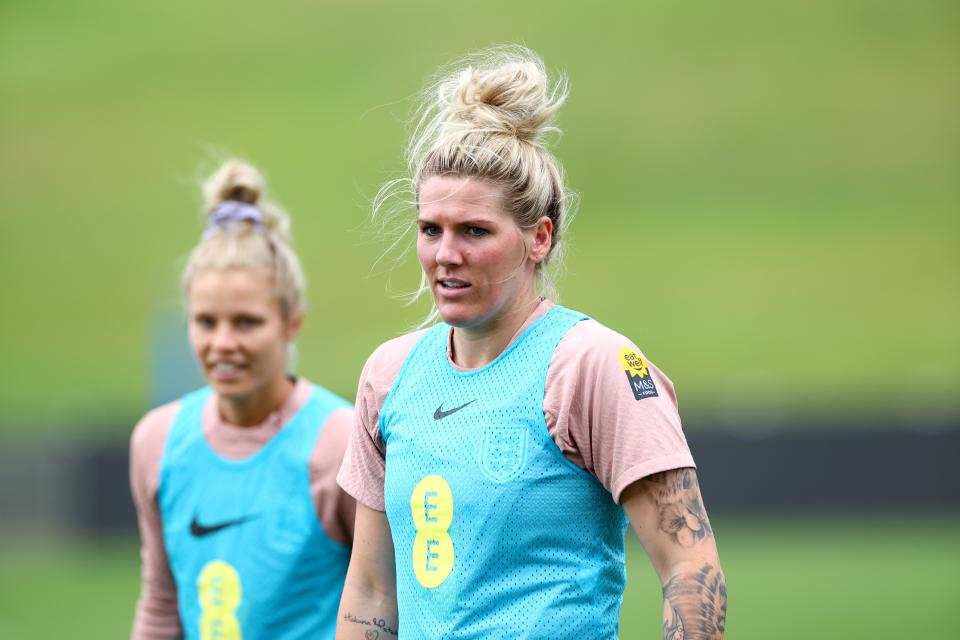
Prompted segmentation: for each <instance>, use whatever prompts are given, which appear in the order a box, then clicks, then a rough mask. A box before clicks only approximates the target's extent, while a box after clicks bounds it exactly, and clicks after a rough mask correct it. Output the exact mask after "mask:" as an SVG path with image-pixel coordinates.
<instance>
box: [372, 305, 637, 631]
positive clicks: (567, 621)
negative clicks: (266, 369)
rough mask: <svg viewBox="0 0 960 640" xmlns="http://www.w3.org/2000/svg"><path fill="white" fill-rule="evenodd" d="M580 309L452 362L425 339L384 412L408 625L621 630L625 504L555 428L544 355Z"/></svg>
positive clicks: (390, 499)
mask: <svg viewBox="0 0 960 640" xmlns="http://www.w3.org/2000/svg"><path fill="white" fill-rule="evenodd" d="M583 319H585V317H584V316H582V315H580V314H578V313H575V312H573V311H570V310H568V309H564V308H562V307H554V308H553V309H551V310H550V311H548V312H547V313H546V314H544V315H543V316H542V317H541V318H539V319H538V320H537V321H535V322H534V324H532V325H531V326H530V327H529V328H528V329H527V330H526V331H524V333H523V334H522V335H521V336H520V337H518V338H517V340H516V341H514V342H513V344H511V345H510V346H509V347H508V348H507V350H506V351H504V352H503V353H502V354H501V355H500V356H499V357H498V358H497V359H496V360H495V361H493V362H492V363H490V364H489V365H487V366H485V367H483V368H481V369H477V370H474V371H466V372H463V371H457V370H456V369H454V368H453V367H452V366H451V365H450V363H449V361H448V360H447V355H446V353H447V336H448V331H449V327H448V326H447V325H443V324H441V325H437V326H435V327H433V328H431V329H430V330H429V331H427V332H426V333H425V334H424V335H423V337H422V338H421V339H420V340H419V341H418V342H417V344H416V345H415V346H414V348H413V349H412V351H411V352H410V354H409V356H408V357H407V359H406V361H405V362H404V364H403V367H402V368H401V370H400V373H399V375H398V376H397V380H396V382H395V383H394V386H393V388H392V389H391V391H390V394H389V396H388V398H387V400H386V402H385V403H384V407H383V410H382V411H381V413H380V430H381V435H382V437H383V440H384V442H385V443H386V451H387V453H386V460H387V472H386V480H385V488H384V491H385V499H386V510H387V517H388V519H389V521H390V529H391V532H392V536H393V542H394V546H395V549H396V565H397V602H398V605H399V626H400V629H399V631H400V637H401V638H408V639H410V640H427V639H433V638H444V639H448V638H449V639H452V638H457V639H467V638H476V639H478V640H479V639H483V640H489V639H491V638H511V639H513V638H517V639H519V638H523V639H533V638H543V639H547V638H550V639H551V640H556V639H558V638H570V639H571V640H572V639H576V640H590V639H595V638H604V639H607V638H616V637H617V631H618V625H619V613H620V602H621V600H622V596H623V589H624V586H625V583H626V576H625V570H624V552H623V536H624V532H625V529H626V522H627V521H626V516H625V515H624V512H623V509H622V508H621V507H620V506H618V505H617V504H616V503H614V501H613V499H612V497H611V496H610V494H609V493H608V492H607V491H606V490H605V489H604V488H603V486H602V485H601V484H600V482H599V481H598V480H597V479H596V478H595V477H593V476H592V475H590V474H589V473H587V472H586V471H584V470H582V469H580V468H578V467H577V466H576V465H574V464H573V463H572V462H570V461H569V460H568V459H567V458H566V457H564V455H563V454H562V453H561V452H560V450H559V449H558V448H557V446H556V444H555V443H554V442H553V440H552V439H551V438H550V435H549V433H548V432H547V425H546V422H545V420H544V416H543V394H544V383H545V381H546V375H547V366H548V364H549V362H550V357H551V355H552V354H553V351H554V348H555V347H556V346H557V343H558V342H559V341H560V339H561V338H562V337H563V335H564V334H565V333H566V332H567V331H568V330H569V329H570V328H571V327H572V326H573V325H575V324H576V323H577V322H579V321H580V320H583Z"/></svg>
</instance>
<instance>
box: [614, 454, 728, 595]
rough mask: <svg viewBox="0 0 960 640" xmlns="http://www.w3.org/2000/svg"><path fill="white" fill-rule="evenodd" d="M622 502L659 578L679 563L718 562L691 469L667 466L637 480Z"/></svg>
mask: <svg viewBox="0 0 960 640" xmlns="http://www.w3.org/2000/svg"><path fill="white" fill-rule="evenodd" d="M622 504H623V508H624V510H625V511H626V512H627V517H628V518H629V519H630V525H631V526H632V527H633V530H634V532H636V534H637V537H638V538H639V539H640V542H641V543H642V544H643V547H644V549H645V550H646V551H647V555H648V556H649V557H650V560H651V562H652V563H653V566H654V569H656V571H657V575H659V576H660V580H661V582H665V581H666V580H667V578H669V576H670V575H671V573H672V572H673V570H674V569H675V568H676V567H678V566H679V565H682V564H687V563H703V562H710V563H716V562H717V548H716V543H715V541H714V537H713V529H712V528H711V526H710V520H709V518H707V512H706V509H705V508H704V506H703V498H702V496H701V494H700V485H699V483H698V481H697V472H696V471H695V470H694V469H691V468H681V469H671V470H669V471H663V472H660V473H654V474H652V475H649V476H647V477H645V478H642V479H640V480H637V481H636V482H634V483H633V484H631V485H630V486H628V487H627V488H626V489H625V490H624V492H623V495H622Z"/></svg>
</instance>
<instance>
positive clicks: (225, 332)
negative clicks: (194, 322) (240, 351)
mask: <svg viewBox="0 0 960 640" xmlns="http://www.w3.org/2000/svg"><path fill="white" fill-rule="evenodd" d="M210 348H211V349H213V350H214V351H233V350H234V349H236V348H237V338H236V335H235V334H234V332H233V328H232V327H230V324H229V323H227V322H220V323H218V324H217V327H216V329H215V330H214V331H213V335H212V336H211V337H210Z"/></svg>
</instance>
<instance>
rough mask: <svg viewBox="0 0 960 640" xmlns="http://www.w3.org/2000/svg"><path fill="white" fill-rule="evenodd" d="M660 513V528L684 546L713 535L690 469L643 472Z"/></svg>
mask: <svg viewBox="0 0 960 640" xmlns="http://www.w3.org/2000/svg"><path fill="white" fill-rule="evenodd" d="M647 480H648V481H649V482H651V483H653V485H654V486H653V489H654V492H653V495H654V499H655V500H656V503H657V510H658V511H659V514H660V523H659V527H660V530H661V531H663V532H664V533H666V534H667V535H669V536H670V537H672V538H673V540H674V542H676V543H677V544H680V545H682V546H684V547H688V548H689V547H692V546H693V545H694V544H696V543H697V542H698V541H699V540H703V539H704V538H706V537H709V536H712V535H713V529H711V528H710V521H709V520H708V519H707V511H706V509H704V508H703V500H702V499H701V498H700V485H699V484H698V483H697V473H696V472H695V471H694V470H693V469H673V470H671V471H662V472H660V473H654V474H653V475H650V476H647Z"/></svg>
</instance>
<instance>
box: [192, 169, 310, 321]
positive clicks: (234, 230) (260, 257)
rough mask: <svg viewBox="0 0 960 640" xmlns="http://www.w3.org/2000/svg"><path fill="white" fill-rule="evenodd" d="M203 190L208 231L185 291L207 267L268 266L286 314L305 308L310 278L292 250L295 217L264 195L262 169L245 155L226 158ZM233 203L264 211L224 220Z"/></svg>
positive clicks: (196, 249) (195, 254) (194, 258)
mask: <svg viewBox="0 0 960 640" xmlns="http://www.w3.org/2000/svg"><path fill="white" fill-rule="evenodd" d="M202 191H203V200H204V213H205V217H206V219H207V220H206V222H207V231H206V232H205V233H204V234H203V237H202V239H201V240H200V243H199V244H198V245H197V246H196V247H194V249H193V251H192V252H191V254H190V258H189V259H188V260H187V265H186V267H185V268H184V271H183V276H182V284H183V290H184V291H185V292H189V290H190V283H191V282H192V280H193V277H194V275H195V274H196V273H198V272H199V271H202V270H204V269H217V270H224V269H247V268H266V269H269V270H270V271H271V272H272V274H273V277H274V285H275V287H276V294H277V298H278V300H279V302H280V307H281V310H282V312H283V314H284V317H286V318H291V317H293V316H294V315H295V314H297V313H300V312H302V311H303V309H304V307H305V304H306V300H305V282H304V276H303V268H302V267H301V265H300V260H299V258H298V257H297V254H296V253H295V252H294V250H293V245H292V240H291V237H290V217H289V216H288V215H287V213H286V211H284V210H283V209H282V208H281V207H280V206H279V205H277V204H274V203H272V202H269V201H267V200H265V198H264V196H265V194H266V182H265V181H264V179H263V176H262V175H261V174H260V172H259V171H257V170H256V168H254V167H253V166H252V165H250V164H248V163H246V162H244V161H242V160H237V159H232V160H227V161H226V162H224V163H223V164H222V165H220V167H219V168H218V169H217V170H216V171H215V172H214V173H213V174H212V175H211V176H210V177H209V178H207V179H206V180H205V181H204V182H203V187H202ZM228 202H240V203H243V204H244V205H249V206H250V207H255V208H256V210H257V211H258V212H259V216H258V218H257V219H251V218H248V217H244V218H242V219H241V220H239V221H238V220H236V219H229V218H228V219H227V221H226V223H224V222H223V221H221V220H218V218H217V216H216V213H217V211H218V209H220V208H222V207H221V205H224V203H228ZM226 208H229V207H226ZM221 213H222V212H221ZM239 222H242V224H240V223H239Z"/></svg>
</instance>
